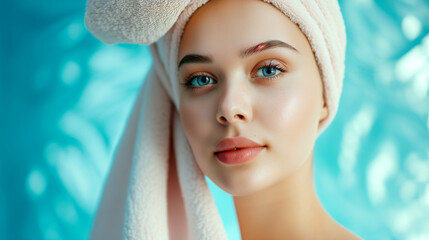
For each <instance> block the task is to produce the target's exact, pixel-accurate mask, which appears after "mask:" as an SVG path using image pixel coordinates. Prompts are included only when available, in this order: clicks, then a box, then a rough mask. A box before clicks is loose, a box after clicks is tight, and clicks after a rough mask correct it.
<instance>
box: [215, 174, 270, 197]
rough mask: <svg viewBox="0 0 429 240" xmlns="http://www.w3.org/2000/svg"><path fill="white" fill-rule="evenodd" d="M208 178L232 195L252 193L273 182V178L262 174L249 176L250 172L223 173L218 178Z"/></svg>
mask: <svg viewBox="0 0 429 240" xmlns="http://www.w3.org/2000/svg"><path fill="white" fill-rule="evenodd" d="M209 178H210V180H212V182H213V183H214V184H216V185H217V186H218V187H219V188H220V189H222V190H223V191H224V192H226V193H228V194H230V195H232V196H246V195H252V194H254V193H257V192H259V191H261V190H264V189H266V188H268V187H269V186H271V185H272V184H273V183H274V179H267V178H266V177H264V176H260V177H259V178H258V177H255V176H251V174H250V175H247V176H243V175H242V174H239V173H235V174H233V175H229V176H226V175H225V174H224V175H223V177H220V178H211V177H209Z"/></svg>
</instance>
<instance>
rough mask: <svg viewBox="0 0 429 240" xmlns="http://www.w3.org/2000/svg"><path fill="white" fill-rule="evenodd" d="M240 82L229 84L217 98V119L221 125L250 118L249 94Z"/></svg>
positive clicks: (246, 120) (245, 120)
mask: <svg viewBox="0 0 429 240" xmlns="http://www.w3.org/2000/svg"><path fill="white" fill-rule="evenodd" d="M239 85H240V84H229V85H228V86H226V88H227V89H224V92H223V94H222V95H221V97H220V99H219V105H218V111H217V114H216V119H217V121H218V122H219V123H220V124H222V125H227V124H236V123H239V122H248V121H250V120H251V119H252V106H251V101H250V100H251V96H250V93H249V91H248V90H246V88H243V86H239Z"/></svg>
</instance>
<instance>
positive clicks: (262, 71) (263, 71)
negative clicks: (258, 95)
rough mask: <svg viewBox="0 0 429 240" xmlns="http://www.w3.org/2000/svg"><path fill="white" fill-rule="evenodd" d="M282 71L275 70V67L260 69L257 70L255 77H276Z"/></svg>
mask: <svg viewBox="0 0 429 240" xmlns="http://www.w3.org/2000/svg"><path fill="white" fill-rule="evenodd" d="M280 72H282V71H280V69H278V68H276V67H269V66H268V67H267V66H266V67H261V68H259V69H258V71H257V72H256V75H259V76H260V75H261V74H262V76H263V77H272V76H275V75H277V74H278V73H280Z"/></svg>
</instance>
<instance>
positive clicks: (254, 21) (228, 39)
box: [178, 0, 311, 59]
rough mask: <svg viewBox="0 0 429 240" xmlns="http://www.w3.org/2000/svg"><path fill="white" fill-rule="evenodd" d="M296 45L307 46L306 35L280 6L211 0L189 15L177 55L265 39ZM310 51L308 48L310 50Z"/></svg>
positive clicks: (220, 49) (232, 48) (251, 0)
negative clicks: (278, 7) (279, 8)
mask: <svg viewBox="0 0 429 240" xmlns="http://www.w3.org/2000/svg"><path fill="white" fill-rule="evenodd" d="M273 39H275V40H281V41H284V42H287V43H288V44H290V45H292V46H294V47H295V48H297V49H300V50H305V49H306V48H308V49H309V48H310V47H309V44H308V41H307V39H306V38H305V35H304V34H303V33H302V32H301V30H300V29H299V28H298V27H297V26H296V25H295V24H294V23H293V22H292V21H291V20H290V19H289V18H288V17H287V16H286V15H284V14H283V13H282V12H281V11H280V10H278V9H277V8H276V7H274V6H272V5H271V4H269V3H266V2H263V1H260V0H212V1H209V2H208V3H206V4H205V5H203V6H202V7H200V8H199V9H197V11H195V13H194V14H193V15H192V16H191V18H190V19H189V21H188V23H187V25H186V27H185V29H184V32H183V35H182V39H181V41H180V48H179V56H178V57H179V59H180V58H181V57H183V56H184V55H186V54H189V53H201V54H216V53H219V52H229V53H231V54H232V53H233V54H237V53H238V51H239V50H240V49H243V48H244V47H249V46H252V45H255V44H257V43H260V42H264V41H267V40H273ZM310 52H311V50H310Z"/></svg>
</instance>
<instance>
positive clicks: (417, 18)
mask: <svg viewBox="0 0 429 240" xmlns="http://www.w3.org/2000/svg"><path fill="white" fill-rule="evenodd" d="M340 4H341V9H342V11H343V14H344V17H345V22H346V26H347V34H348V49H347V58H346V76H345V80H344V89H343V96H342V98H341V103H340V108H339V111H338V114H337V116H336V119H335V120H334V122H333V123H332V124H331V125H330V127H329V128H328V129H327V130H326V131H325V132H324V133H323V134H322V135H321V137H320V138H319V139H318V140H317V144H316V151H315V174H316V179H315V181H316V186H317V189H318V194H319V196H320V199H321V201H322V203H323V205H324V206H325V207H326V208H327V210H328V211H329V212H330V214H331V215H332V216H333V217H334V218H335V219H336V220H337V221H339V222H340V223H341V224H343V225H344V226H346V227H347V228H349V229H351V230H352V231H354V232H356V233H357V234H359V235H361V236H362V237H364V238H365V239H377V240H378V239H423V238H424V237H425V236H429V232H428V231H429V230H428V229H429V217H427V216H429V187H428V186H429V184H428V183H429V174H427V173H428V172H429V149H428V146H429V133H428V132H429V121H428V105H429V97H428V89H429V67H428V66H429V17H428V16H429V3H428V2H427V1H426V2H425V1H423V0H398V1H394V2H392V1H375V0H350V1H349V0H348V1H345V0H342V1H340ZM0 9H1V14H0V18H1V21H0V27H1V32H2V33H3V35H2V37H0V46H1V54H0V59H1V60H0V66H1V67H0V69H1V70H0V74H1V75H0V106H1V108H0V124H1V126H2V127H1V128H0V136H1V144H0V189H1V190H0V191H1V193H0V239H86V238H87V237H88V234H89V232H90V228H91V223H92V220H93V217H94V213H95V209H96V207H97V203H98V200H99V199H98V198H99V194H100V190H101V187H102V184H103V181H104V179H105V177H106V173H107V171H108V169H109V166H110V161H111V157H112V153H113V150H114V147H115V145H116V143H117V141H118V139H119V137H120V133H121V132H122V129H123V126H124V124H125V120H126V118H127V116H128V114H129V111H130V109H131V105H132V103H133V102H134V99H135V97H136V96H137V91H138V88H139V87H140V86H141V84H142V82H143V79H144V76H145V75H146V73H147V71H148V69H149V67H150V65H151V59H150V55H149V51H148V48H147V47H146V46H135V45H126V44H120V45H105V44H102V43H101V42H99V41H98V40H97V39H95V38H94V37H93V36H92V35H91V34H89V33H88V32H87V30H86V28H85V26H84V24H83V16H84V9H85V1H82V0H77V1H61V2H54V1H47V0H45V1H24V0H20V1H7V2H5V1H3V2H2V3H1V7H0ZM5 33H6V34H5ZM211 187H212V188H214V186H213V185H211ZM214 193H215V194H214V195H215V196H214V197H215V200H216V203H217V205H218V208H219V211H220V212H221V216H222V220H223V221H224V224H225V226H226V229H227V231H228V234H229V236H230V239H239V237H236V230H237V229H236V228H237V227H238V225H237V223H236V222H235V221H236V220H235V219H234V217H233V216H232V215H231V209H233V206H231V202H230V204H229V205H228V204H225V201H223V200H222V199H225V196H224V195H222V194H220V193H216V191H214ZM226 202H228V201H226ZM234 226H235V227H234Z"/></svg>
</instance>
